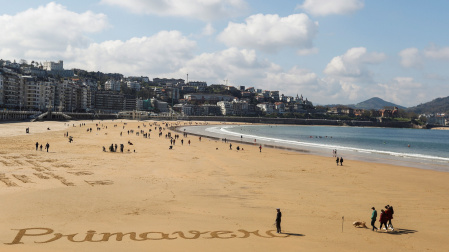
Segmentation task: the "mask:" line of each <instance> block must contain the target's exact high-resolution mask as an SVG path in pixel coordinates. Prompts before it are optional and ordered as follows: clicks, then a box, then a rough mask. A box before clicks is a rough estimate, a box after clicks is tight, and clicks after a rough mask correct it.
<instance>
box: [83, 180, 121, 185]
mask: <svg viewBox="0 0 449 252" xmlns="http://www.w3.org/2000/svg"><path fill="white" fill-rule="evenodd" d="M84 181H85V182H86V183H88V184H89V185H91V186H96V185H112V184H114V181H112V180H97V181H87V180H84Z"/></svg>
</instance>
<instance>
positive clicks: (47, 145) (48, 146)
mask: <svg viewBox="0 0 449 252" xmlns="http://www.w3.org/2000/svg"><path fill="white" fill-rule="evenodd" d="M38 148H39V142H36V150H37V149H38ZM40 149H41V151H42V144H41V145H40ZM45 149H46V150H47V152H48V150H49V149H50V144H48V143H47V144H46V145H45Z"/></svg>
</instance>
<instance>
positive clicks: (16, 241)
mask: <svg viewBox="0 0 449 252" xmlns="http://www.w3.org/2000/svg"><path fill="white" fill-rule="evenodd" d="M12 230H19V232H18V233H17V235H16V238H14V240H13V241H12V242H11V243H5V244H6V245H15V244H23V242H21V240H22V237H24V236H41V235H48V234H51V233H53V229H50V228H24V229H12ZM33 230H36V231H37V230H42V231H44V232H41V233H37V232H31V231H33ZM28 231H30V232H28Z"/></svg>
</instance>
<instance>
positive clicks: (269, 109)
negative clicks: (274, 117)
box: [257, 102, 274, 114]
mask: <svg viewBox="0 0 449 252" xmlns="http://www.w3.org/2000/svg"><path fill="white" fill-rule="evenodd" d="M257 107H258V108H260V110H262V111H263V112H265V113H267V114H273V113H274V104H272V103H267V102H265V103H259V104H257Z"/></svg>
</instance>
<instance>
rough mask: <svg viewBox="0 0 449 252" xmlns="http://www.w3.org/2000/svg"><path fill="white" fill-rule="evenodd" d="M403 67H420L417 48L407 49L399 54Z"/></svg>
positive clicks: (420, 61)
mask: <svg viewBox="0 0 449 252" xmlns="http://www.w3.org/2000/svg"><path fill="white" fill-rule="evenodd" d="M399 56H400V57H401V65H402V66H403V67H421V66H422V57H421V54H420V52H419V50H418V49H417V48H414V47H412V48H407V49H404V50H402V51H400V52H399Z"/></svg>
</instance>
